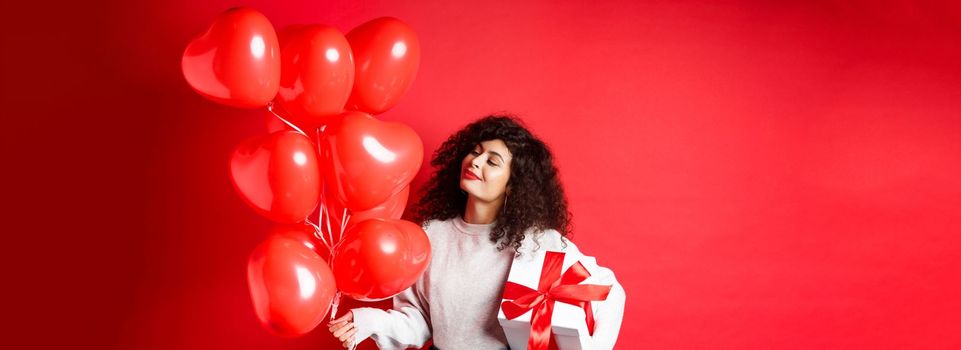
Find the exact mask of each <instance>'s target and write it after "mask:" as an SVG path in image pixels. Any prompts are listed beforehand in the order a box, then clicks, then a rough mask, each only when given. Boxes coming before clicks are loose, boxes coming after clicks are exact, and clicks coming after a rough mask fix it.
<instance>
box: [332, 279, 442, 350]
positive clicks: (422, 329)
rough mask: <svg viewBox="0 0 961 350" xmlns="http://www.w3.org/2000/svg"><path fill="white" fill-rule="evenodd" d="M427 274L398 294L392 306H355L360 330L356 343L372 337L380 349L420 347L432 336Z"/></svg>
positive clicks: (356, 323)
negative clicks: (425, 288) (426, 283)
mask: <svg viewBox="0 0 961 350" xmlns="http://www.w3.org/2000/svg"><path fill="white" fill-rule="evenodd" d="M423 283H424V282H423V277H421V279H419V280H418V281H417V282H416V283H414V284H413V285H412V286H410V288H407V289H406V290H404V291H403V292H401V293H400V294H397V295H395V296H394V298H393V301H394V307H393V309H392V310H381V309H377V308H369V307H362V308H356V309H352V310H351V311H352V312H353V313H354V327H355V328H357V333H356V334H355V337H354V342H355V343H354V344H355V345H356V344H357V343H360V342H361V341H363V340H364V339H367V338H368V337H370V338H371V339H373V340H374V342H375V343H377V347H378V348H380V349H406V348H408V347H415V348H419V347H422V346H423V345H424V343H426V342H427V340H429V339H430V337H431V328H430V323H429V319H430V317H429V316H428V315H429V314H430V313H429V309H428V307H429V304H428V303H427V298H425V297H424V293H423V291H424V285H423Z"/></svg>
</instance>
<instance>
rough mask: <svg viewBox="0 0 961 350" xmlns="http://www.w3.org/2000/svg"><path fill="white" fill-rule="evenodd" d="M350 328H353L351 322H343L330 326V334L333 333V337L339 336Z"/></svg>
mask: <svg viewBox="0 0 961 350" xmlns="http://www.w3.org/2000/svg"><path fill="white" fill-rule="evenodd" d="M351 328H354V323H353V322H343V323H338V324H335V325H333V326H330V334H333V335H334V338H337V337H340V335H341V334H344V333H346V332H347V331H349V330H350V329H351Z"/></svg>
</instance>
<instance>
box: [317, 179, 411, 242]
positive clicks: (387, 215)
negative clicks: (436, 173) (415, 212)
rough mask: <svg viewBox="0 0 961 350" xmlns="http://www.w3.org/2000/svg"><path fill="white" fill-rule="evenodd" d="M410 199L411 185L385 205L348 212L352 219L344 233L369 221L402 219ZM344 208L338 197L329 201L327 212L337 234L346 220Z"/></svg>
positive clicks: (348, 221) (391, 197)
mask: <svg viewBox="0 0 961 350" xmlns="http://www.w3.org/2000/svg"><path fill="white" fill-rule="evenodd" d="M409 197H410V185H407V186H404V189H402V190H400V192H397V193H395V194H394V195H393V196H390V198H388V199H387V201H385V202H384V203H381V204H379V205H377V206H376V207H373V208H370V209H367V210H361V211H347V214H348V215H349V216H350V218H349V219H348V220H347V227H346V228H345V229H344V231H345V232H346V231H349V230H350V229H351V228H352V227H354V226H356V225H357V223H359V222H363V221H364V220H369V219H400V218H401V216H403V215H404V209H406V208H407V199H408V198H409ZM344 208H345V206H344V205H343V203H338V201H337V200H336V197H334V198H331V200H328V201H327V210H329V211H330V215H329V216H330V222H331V226H332V227H331V229H332V230H334V232H335V234H336V232H338V231H337V230H339V229H340V226H341V223H342V222H343V218H344Z"/></svg>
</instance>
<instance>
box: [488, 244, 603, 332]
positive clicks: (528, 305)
mask: <svg viewBox="0 0 961 350" xmlns="http://www.w3.org/2000/svg"><path fill="white" fill-rule="evenodd" d="M563 264H564V253H559V252H547V255H546V256H545V257H544V267H543V269H541V279H540V283H539V284H538V286H537V290H533V289H531V288H528V287H527V286H524V285H522V284H517V283H514V282H510V281H508V282H507V284H506V285H505V286H504V299H509V300H508V301H504V302H503V303H501V308H502V309H503V310H504V315H505V316H506V317H507V319H508V320H513V319H515V318H517V317H519V316H520V315H523V314H524V313H525V312H527V310H531V309H534V312H533V314H532V315H531V336H530V338H529V339H528V340H527V348H528V349H530V350H545V349H548V347H550V348H554V346H552V345H554V343H553V341H552V339H553V337H552V336H551V316H553V314H554V302H555V301H560V302H562V303H567V304H571V305H574V306H578V307H581V308H583V309H584V314H585V317H584V319H585V322H587V330H588V332H590V334H591V335H594V312H593V311H592V310H591V301H592V300H605V299H607V294H608V293H609V292H610V291H611V286H602V285H596V284H583V285H582V284H578V283H581V282H582V281H584V280H585V279H587V278H588V277H590V276H591V273H590V272H587V269H586V268H584V265H582V264H581V263H580V262H577V263H575V264H574V265H572V266H571V267H570V268H569V269H567V272H564V276H561V268H562V266H563Z"/></svg>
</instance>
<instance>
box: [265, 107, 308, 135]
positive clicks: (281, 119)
mask: <svg viewBox="0 0 961 350" xmlns="http://www.w3.org/2000/svg"><path fill="white" fill-rule="evenodd" d="M267 110H268V111H270V113H271V114H273V115H274V116H275V117H277V119H280V121H282V122H284V124H287V126H289V127H291V128H293V129H294V130H297V132H299V133H300V134H301V135H304V136H307V133H305V132H304V131H303V130H300V128H298V127H297V126H296V125H294V123H291V122H289V121H287V119H284V117H281V116H280V114H277V112H274V103H273V102H267ZM308 137H309V136H308Z"/></svg>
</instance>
